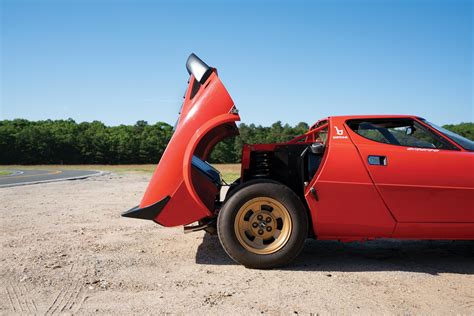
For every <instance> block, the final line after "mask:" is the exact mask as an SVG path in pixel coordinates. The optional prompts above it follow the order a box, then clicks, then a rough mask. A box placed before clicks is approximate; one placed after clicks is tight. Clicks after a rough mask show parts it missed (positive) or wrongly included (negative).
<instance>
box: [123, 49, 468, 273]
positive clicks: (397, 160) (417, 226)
mask: <svg viewBox="0 0 474 316" xmlns="http://www.w3.org/2000/svg"><path fill="white" fill-rule="evenodd" d="M186 66H187V69H188V72H189V73H190V76H191V77H190V79H189V87H188V90H187V92H186V95H185V100H184V104H183V107H182V109H181V113H180V117H179V120H178V122H177V125H176V128H175V131H174V135H173V137H172V138H171V140H170V142H169V144H168V147H167V149H166V151H165V153H164V154H163V156H162V158H161V160H160V163H159V164H158V167H157V168H156V171H155V173H154V175H153V178H152V179H151V182H150V184H149V186H148V189H147V190H146V192H145V195H144V197H143V200H142V201H141V204H140V206H137V207H135V208H133V209H131V210H130V211H128V212H125V213H124V214H123V216H126V217H132V218H140V219H148V220H153V221H155V222H156V223H158V224H160V225H163V226H166V227H172V226H180V225H185V231H197V230H201V229H205V230H207V231H208V232H215V231H217V233H218V235H219V239H220V241H221V243H222V246H223V247H224V249H225V251H226V252H227V253H228V254H229V256H230V257H232V258H233V259H234V260H235V261H237V262H239V263H241V264H243V265H245V266H246V267H250V268H272V267H276V266H281V265H284V264H287V263H289V262H290V261H292V260H293V259H294V258H295V257H296V256H297V255H298V253H299V252H300V251H301V249H302V247H303V244H304V241H305V239H306V238H308V237H312V238H317V239H334V240H341V241H356V240H369V239H375V238H397V239H474V152H473V151H474V142H472V141H470V140H468V139H465V138H463V137H461V136H459V135H457V134H454V133H452V132H450V131H447V130H445V129H443V128H441V127H438V126H436V125H434V124H432V123H430V122H428V121H427V120H425V119H423V118H420V117H417V116H411V115H383V116H381V115H377V116H374V115H367V116H337V117H328V118H326V119H323V120H320V121H318V122H317V123H316V124H314V125H313V126H312V127H311V128H310V129H309V131H308V132H307V133H306V134H304V135H301V136H299V137H297V138H295V139H293V140H292V141H290V142H287V143H281V144H260V145H246V146H244V149H243V153H242V170H241V177H240V179H239V180H238V181H236V182H235V183H233V184H231V185H230V186H229V188H228V191H227V194H226V195H225V196H223V195H224V194H222V195H221V192H223V191H224V190H222V188H223V186H224V183H223V181H222V179H221V176H220V173H219V171H217V170H216V169H215V168H213V167H212V166H211V165H210V164H208V163H207V162H206V160H207V159H208V158H209V155H210V153H211V151H212V149H213V148H214V146H215V145H216V144H217V143H218V142H220V141H221V140H223V139H224V138H226V137H231V136H236V135H238V133H239V131H238V128H237V126H236V123H235V122H236V121H239V120H240V117H239V114H238V110H237V108H236V107H235V105H234V102H233V101H232V99H231V97H230V95H229V94H228V92H227V91H226V89H225V87H224V85H223V84H222V82H221V81H220V79H219V77H218V75H217V70H216V69H214V68H211V67H209V66H207V65H206V64H205V63H204V62H203V61H202V60H200V59H199V58H198V57H197V56H196V55H194V54H192V55H191V56H190V57H189V59H188V61H187V65H186ZM192 224H194V225H193V226H189V225H192Z"/></svg>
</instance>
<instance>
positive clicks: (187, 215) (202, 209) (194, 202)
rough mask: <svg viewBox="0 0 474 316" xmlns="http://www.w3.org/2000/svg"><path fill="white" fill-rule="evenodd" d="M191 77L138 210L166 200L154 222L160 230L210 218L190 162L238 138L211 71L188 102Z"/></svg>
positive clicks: (231, 105)
mask: <svg viewBox="0 0 474 316" xmlns="http://www.w3.org/2000/svg"><path fill="white" fill-rule="evenodd" d="M193 84H195V80H194V78H193V76H191V78H190V85H189V88H188V91H187V93H186V96H185V101H184V104H183V108H182V113H181V117H180V118H179V122H178V124H177V126H176V131H175V133H174V135H173V137H172V138H171V140H170V142H169V144H168V146H167V148H166V150H165V152H164V154H163V156H162V157H161V160H160V162H159V164H158V166H157V168H156V170H155V172H154V174H153V177H152V179H151V181H150V184H149V185H148V188H147V190H146V192H145V195H144V197H143V199H142V201H141V204H140V207H141V208H145V207H147V206H150V205H152V204H155V203H157V202H158V201H160V200H163V199H164V198H166V197H167V196H169V197H170V200H169V203H168V204H167V205H166V206H165V207H164V209H163V210H162V211H161V212H160V213H159V214H158V216H157V217H156V218H155V219H154V220H155V222H157V223H159V224H161V225H163V226H167V227H170V226H179V225H187V224H190V223H193V222H195V221H198V220H201V219H203V218H205V217H209V216H211V215H212V213H213V211H214V210H211V209H209V208H208V207H206V205H205V204H204V203H203V201H202V200H201V198H199V196H198V194H197V193H196V189H195V188H194V187H193V184H192V179H191V159H192V156H193V155H196V156H198V157H199V158H201V159H203V160H206V159H207V158H208V156H209V154H210V152H211V150H212V148H213V147H214V145H216V144H217V143H218V142H219V141H221V140H222V139H224V138H226V137H229V136H234V135H236V134H238V129H237V126H236V124H235V122H236V121H239V120H240V117H239V115H238V114H236V113H233V112H235V111H233V108H234V102H233V101H232V99H231V97H230V95H229V93H228V92H227V90H226V89H225V87H224V85H223V84H222V82H221V81H220V79H219V77H218V76H217V73H216V72H215V71H214V72H213V73H212V74H211V76H210V77H209V79H208V80H207V81H206V82H205V84H204V85H202V86H201V87H200V89H199V91H198V92H197V94H195V95H194V96H193V97H192V98H191V96H192V94H193V93H195V91H193V87H192V86H193Z"/></svg>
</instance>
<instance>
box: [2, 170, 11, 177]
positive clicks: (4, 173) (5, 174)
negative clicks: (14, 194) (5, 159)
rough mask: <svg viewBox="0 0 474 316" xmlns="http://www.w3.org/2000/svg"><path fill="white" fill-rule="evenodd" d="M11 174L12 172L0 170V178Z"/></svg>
mask: <svg viewBox="0 0 474 316" xmlns="http://www.w3.org/2000/svg"><path fill="white" fill-rule="evenodd" d="M12 173H13V172H12V171H5V170H0V177H1V176H8V175H10V174H12Z"/></svg>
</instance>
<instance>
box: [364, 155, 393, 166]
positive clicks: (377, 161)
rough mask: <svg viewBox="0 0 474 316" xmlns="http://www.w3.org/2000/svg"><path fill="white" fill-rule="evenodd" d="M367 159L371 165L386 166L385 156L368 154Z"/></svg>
mask: <svg viewBox="0 0 474 316" xmlns="http://www.w3.org/2000/svg"><path fill="white" fill-rule="evenodd" d="M367 161H368V163H369V165H371V166H387V165H388V160H387V157H386V156H375V155H370V156H369V157H368V158H367Z"/></svg>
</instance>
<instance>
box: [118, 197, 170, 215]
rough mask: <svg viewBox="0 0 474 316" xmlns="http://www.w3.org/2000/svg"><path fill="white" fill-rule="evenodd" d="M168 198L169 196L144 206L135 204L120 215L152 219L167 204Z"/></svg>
mask: <svg viewBox="0 0 474 316" xmlns="http://www.w3.org/2000/svg"><path fill="white" fill-rule="evenodd" d="M169 200H171V198H170V197H169V196H167V197H165V198H164V199H163V200H161V201H158V202H156V203H155V204H152V205H150V206H147V207H144V208H140V206H136V207H134V208H132V209H131V210H128V211H126V212H124V213H122V216H123V217H129V218H138V219H147V220H154V219H155V218H156V217H157V216H158V215H160V213H161V211H162V210H163V209H164V208H165V206H166V204H168V202H169Z"/></svg>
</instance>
